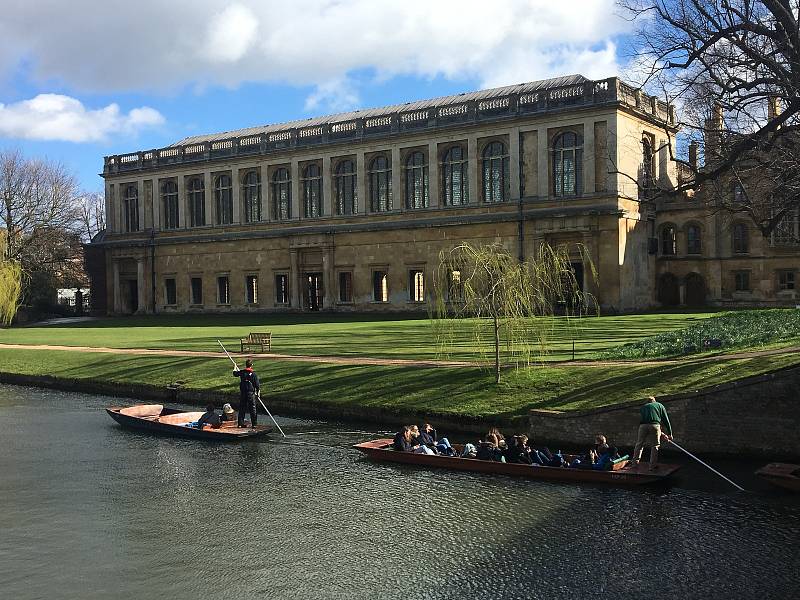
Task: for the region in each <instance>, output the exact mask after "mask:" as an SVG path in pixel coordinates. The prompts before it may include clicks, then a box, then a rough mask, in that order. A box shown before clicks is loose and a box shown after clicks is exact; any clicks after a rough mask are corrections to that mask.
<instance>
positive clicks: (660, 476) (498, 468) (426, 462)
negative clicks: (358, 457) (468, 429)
mask: <svg viewBox="0 0 800 600" xmlns="http://www.w3.org/2000/svg"><path fill="white" fill-rule="evenodd" d="M392 442H393V440H391V439H389V438H383V439H378V440H372V441H369V442H362V443H360V444H355V445H354V446H353V447H354V448H356V449H357V450H359V451H361V452H363V453H364V454H365V455H366V456H367V457H368V458H370V459H372V460H376V461H383V462H393V463H402V464H407V465H416V466H420V467H428V468H439V469H452V470H456V471H471V472H474V473H490V474H495V475H511V476H515V477H527V478H530V479H544V480H550V481H562V482H569V483H572V482H574V483H601V484H611V485H622V486H629V485H631V486H637V485H643V484H648V483H657V482H659V481H665V480H667V479H669V478H670V477H671V476H672V475H674V474H675V472H676V471H677V470H678V469H679V468H680V465H672V464H664V463H659V464H658V465H657V466H656V468H655V469H654V470H650V466H649V464H647V463H640V464H639V465H637V466H636V467H633V468H627V466H628V461H627V460H624V461H620V462H618V463H616V464H614V465H613V467H612V468H611V470H607V471H595V470H593V469H577V468H571V467H546V466H541V465H536V466H533V465H528V464H519V463H504V462H496V461H491V460H483V459H478V458H461V457H458V456H445V455H442V454H415V453H413V452H402V451H399V450H395V449H394V448H393V447H392ZM453 448H455V449H456V450H458V451H461V449H462V448H461V447H459V446H457V445H456V444H453Z"/></svg>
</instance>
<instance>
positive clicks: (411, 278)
mask: <svg viewBox="0 0 800 600" xmlns="http://www.w3.org/2000/svg"><path fill="white" fill-rule="evenodd" d="M408 292H409V300H411V301H412V302H425V273H424V272H423V271H420V270H418V269H415V270H412V271H409V272H408Z"/></svg>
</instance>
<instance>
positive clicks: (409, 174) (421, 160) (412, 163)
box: [406, 151, 428, 209]
mask: <svg viewBox="0 0 800 600" xmlns="http://www.w3.org/2000/svg"><path fill="white" fill-rule="evenodd" d="M406 208H409V209H412V208H428V165H427V164H426V163H425V155H424V154H423V153H422V152H419V151H417V152H412V153H411V154H409V155H408V158H407V159H406Z"/></svg>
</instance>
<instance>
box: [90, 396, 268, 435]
mask: <svg viewBox="0 0 800 600" xmlns="http://www.w3.org/2000/svg"><path fill="white" fill-rule="evenodd" d="M106 412H107V413H108V414H109V415H110V416H111V418H112V419H114V420H115V421H116V422H117V423H119V424H120V425H122V426H123V427H128V428H131V429H141V430H144V431H150V432H152V433H159V434H163V435H172V436H179V437H188V438H195V439H202V440H213V441H231V440H241V439H245V438H254V437H261V436H265V435H267V434H268V433H269V432H270V431H272V427H268V426H266V425H257V426H256V427H254V428H250V427H238V426H237V424H236V421H223V422H222V427H220V428H218V429H212V428H211V427H208V426H206V427H204V428H203V429H197V428H195V427H189V426H188V424H189V423H193V422H195V421H197V420H198V419H199V418H200V417H201V416H202V415H203V412H204V411H196V412H186V411H182V410H178V409H175V408H164V405H163V404H137V405H136V406H128V407H119V406H110V407H108V408H107V409H106Z"/></svg>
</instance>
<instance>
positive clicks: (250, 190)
mask: <svg viewBox="0 0 800 600" xmlns="http://www.w3.org/2000/svg"><path fill="white" fill-rule="evenodd" d="M242 196H244V220H245V222H246V223H257V222H258V221H260V220H261V176H260V175H259V174H258V171H248V172H247V173H246V174H245V176H244V179H242Z"/></svg>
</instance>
